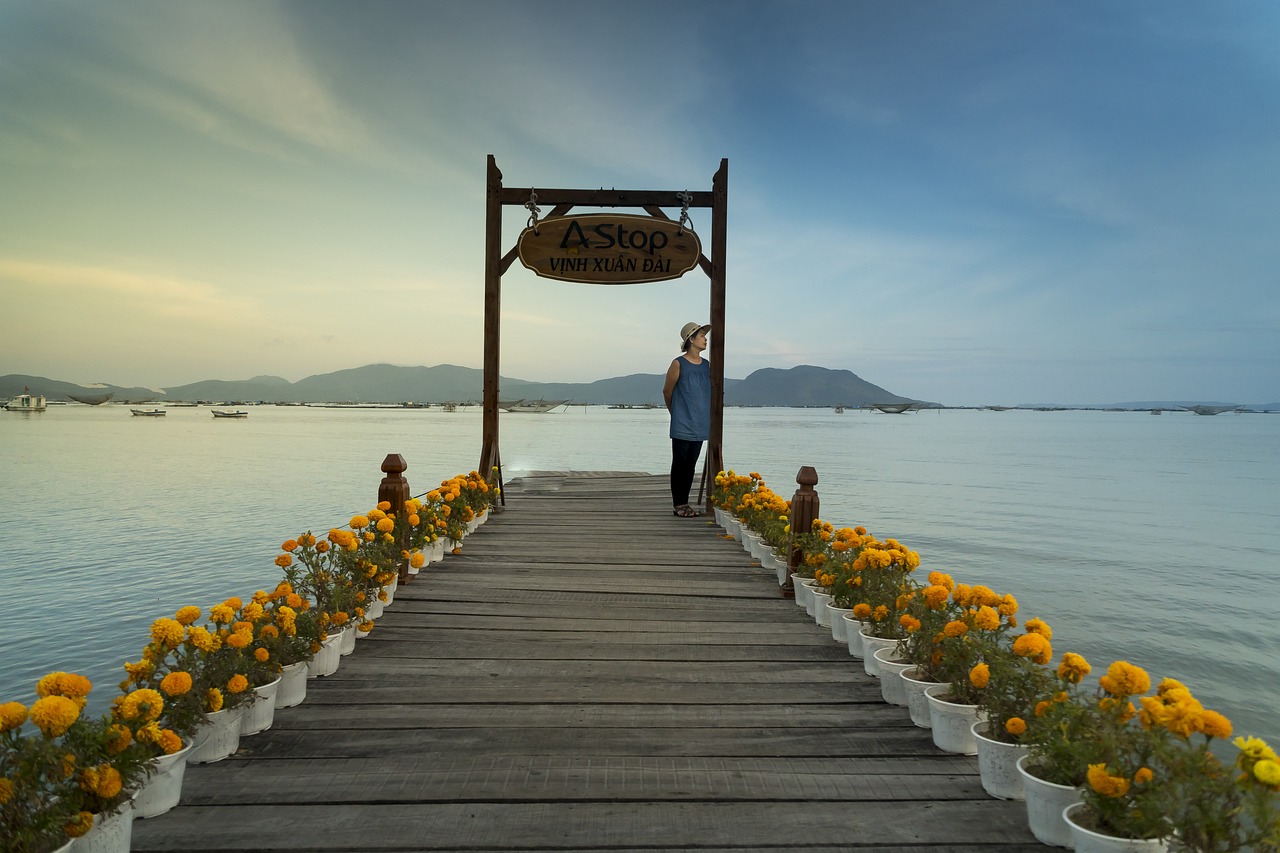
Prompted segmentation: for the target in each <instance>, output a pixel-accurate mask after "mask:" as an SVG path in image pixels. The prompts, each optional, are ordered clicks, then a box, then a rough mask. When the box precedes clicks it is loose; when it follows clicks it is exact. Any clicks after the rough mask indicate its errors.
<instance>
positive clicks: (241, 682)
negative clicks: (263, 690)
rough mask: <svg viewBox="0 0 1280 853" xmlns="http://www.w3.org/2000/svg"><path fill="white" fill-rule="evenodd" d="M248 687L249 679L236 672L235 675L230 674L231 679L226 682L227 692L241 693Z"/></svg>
mask: <svg viewBox="0 0 1280 853" xmlns="http://www.w3.org/2000/svg"><path fill="white" fill-rule="evenodd" d="M248 689H249V679H247V678H245V677H244V676H243V675H241V674H240V673H238V672H237V673H236V674H235V675H233V676H231V679H230V680H229V681H228V682H227V692H228V693H243V692H244V691H246V690H248Z"/></svg>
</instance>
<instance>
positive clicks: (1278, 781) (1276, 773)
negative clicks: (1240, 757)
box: [1253, 758, 1280, 788]
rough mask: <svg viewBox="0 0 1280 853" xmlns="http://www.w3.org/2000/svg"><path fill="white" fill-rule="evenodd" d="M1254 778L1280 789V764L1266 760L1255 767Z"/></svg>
mask: <svg viewBox="0 0 1280 853" xmlns="http://www.w3.org/2000/svg"><path fill="white" fill-rule="evenodd" d="M1253 778H1255V779H1257V780H1258V781H1259V782H1261V783H1262V784H1264V785H1270V786H1271V787H1272V788H1280V762H1276V761H1271V760H1270V759H1265V758H1264V759H1263V760H1262V761H1259V762H1258V763H1257V764H1255V765H1253Z"/></svg>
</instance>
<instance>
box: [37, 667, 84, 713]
mask: <svg viewBox="0 0 1280 853" xmlns="http://www.w3.org/2000/svg"><path fill="white" fill-rule="evenodd" d="M92 689H93V684H92V683H90V681H89V679H87V678H85V677H84V676H83V675H78V674H77V673H74V672H51V673H49V674H48V675H46V676H45V677H44V678H41V679H40V681H39V682H38V683H37V684H36V693H37V694H39V695H40V696H42V697H43V696H66V697H67V698H68V699H83V698H84V697H85V696H88V695H89V691H90V690H92ZM78 704H79V705H80V707H81V708H83V707H84V703H83V702H80V703H78Z"/></svg>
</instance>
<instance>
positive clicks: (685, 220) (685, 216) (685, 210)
mask: <svg viewBox="0 0 1280 853" xmlns="http://www.w3.org/2000/svg"><path fill="white" fill-rule="evenodd" d="M676 198H678V199H680V224H679V227H677V228H676V236H677V237H678V236H681V235H683V234H684V227H685V226H686V225H688V226H689V230H690V231H692V230H693V226H692V224H691V223H690V222H689V204H690V202H692V201H693V194H692V193H690V192H689V191H688V190H685V191H684V192H682V193H676Z"/></svg>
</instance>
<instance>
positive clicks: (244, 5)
mask: <svg viewBox="0 0 1280 853" xmlns="http://www.w3.org/2000/svg"><path fill="white" fill-rule="evenodd" d="M1278 43H1280V4H1277V3H1275V2H1272V0H1256V2H1250V0H1238V2H1237V0H1233V2H1229V3H1222V2H1208V0H1206V2H1184V0H1161V1H1160V2H1113V0H1106V2H1094V1H1093V0H1075V2H1048V1H1047V0H1010V2H987V1H986V0H973V2H908V1H907V0H885V2H737V1H736V0H735V2H683V3H668V2H661V0H658V2H650V3H646V4H602V3H594V2H592V3H586V2H576V1H575V0H567V2H554V3H552V2H487V0H479V2H467V3H463V2H450V3H431V2H379V0H364V2H359V3H356V2H333V0H309V2H305V3H304V2H299V3H280V2H230V0H227V1H226V2H217V3H208V2H183V0H164V2H124V1H123V0H108V1H107V2H95V3H89V2H60V0H39V2H36V0H0V300H2V301H3V305H4V318H5V320H4V327H3V333H2V334H0V373H33V374H37V375H45V376H50V377H53V378H57V379H65V380H70V381H75V382H81V383H86V384H87V383H91V382H98V381H101V382H109V383H113V384H117V385H133V384H146V385H155V386H165V385H179V384H184V383H187V382H193V381H197V380H201V379H242V378H247V377H249V376H252V375H256V374H262V373H266V374H274V375H279V376H283V377H285V378H287V379H290V380H298V379H301V378H303V377H305V376H308V375H312V374H316V373H326V372H329V371H332V370H340V369H344V368H349V367H356V366H359V365H362V364H369V363H375V362H389V363H393V364H404V365H414V364H426V365H432V364H441V363H451V364H461V365H466V366H472V367H479V366H481V361H482V328H483V327H482V323H483V291H484V287H483V272H484V256H483V245H484V190H485V186H484V179H485V156H486V155H487V154H494V155H495V156H496V158H497V162H498V165H499V168H501V169H502V171H503V174H504V179H505V183H506V185H507V186H510V187H524V186H535V187H536V186H542V187H575V188H596V187H616V188H618V189H686V188H687V189H694V190H697V189H710V186H711V176H712V174H713V173H714V172H715V170H716V168H717V167H718V165H719V162H720V159H721V158H722V157H725V158H728V160H729V228H728V269H727V283H728V308H727V315H728V321H727V333H726V341H725V343H726V347H725V352H724V353H723V354H721V353H716V352H712V353H711V355H712V357H719V358H723V360H724V363H725V371H726V375H728V376H731V377H744V376H746V375H747V374H748V373H750V372H751V371H753V370H756V369H758V368H761V367H790V366H793V365H797V364H816V365H821V366H824V367H831V368H843V369H848V370H852V371H854V372H855V373H857V374H859V375H860V376H862V377H863V378H864V379H867V380H868V381H870V382H874V383H876V384H878V385H881V386H883V387H885V388H887V389H888V390H890V391H892V392H894V393H897V394H902V395H906V396H910V397H916V398H921V399H928V400H935V401H939V402H943V403H946V404H952V405H966V404H1014V403H1022V402H1058V403H1073V402H1084V403H1096V402H1108V401H1127V400H1155V399H1201V400H1221V401H1227V402H1240V403H1265V402H1272V401H1276V400H1280V371H1277V370H1276V368H1277V366H1278V365H1280V296H1277V291H1278V290H1280V287H1278V285H1280V239H1277V236H1276V235H1277V234H1278V233H1280V50H1277V44H1278ZM635 212H639V211H635ZM669 212H670V213H673V214H674V213H675V212H676V211H669ZM524 213H525V212H524V211H523V210H521V209H519V208H514V207H509V208H507V209H506V211H505V218H504V236H503V249H504V251H505V249H506V248H508V247H510V246H512V245H514V242H515V239H516V237H517V235H518V234H519V231H520V229H521V227H523V225H524V221H525V215H524ZM694 224H695V226H696V227H697V229H698V231H699V233H700V234H701V235H702V238H703V241H704V244H709V240H710V223H709V219H708V217H707V216H706V214H705V213H696V214H695V219H694ZM708 305H709V286H708V281H707V278H706V276H705V275H703V274H702V273H701V272H700V271H694V272H693V273H690V274H688V275H686V276H685V277H684V278H682V279H680V280H678V281H674V282H663V283H658V284H648V285H633V286H624V287H601V286H589V285H581V284H570V283H558V282H551V281H547V280H542V279H537V278H535V277H534V276H533V275H532V274H531V273H528V272H527V271H525V270H523V269H522V268H520V266H519V265H518V264H517V265H515V266H514V267H513V268H512V269H511V271H509V272H508V273H507V274H506V276H504V278H503V341H502V372H503V374H504V375H507V376H512V377H518V378H522V379H533V380H545V381H591V380H595V379H601V378H605V377H608V376H618V375H625V374H630V373H659V372H662V371H663V370H664V368H665V365H666V364H667V363H668V361H669V359H670V358H671V357H672V356H673V355H674V354H675V352H676V348H677V344H678V340H677V338H678V330H679V328H680V327H681V326H682V325H683V324H684V323H685V322H687V321H689V320H698V321H705V320H706V319H707V317H708V315H709V310H708Z"/></svg>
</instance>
